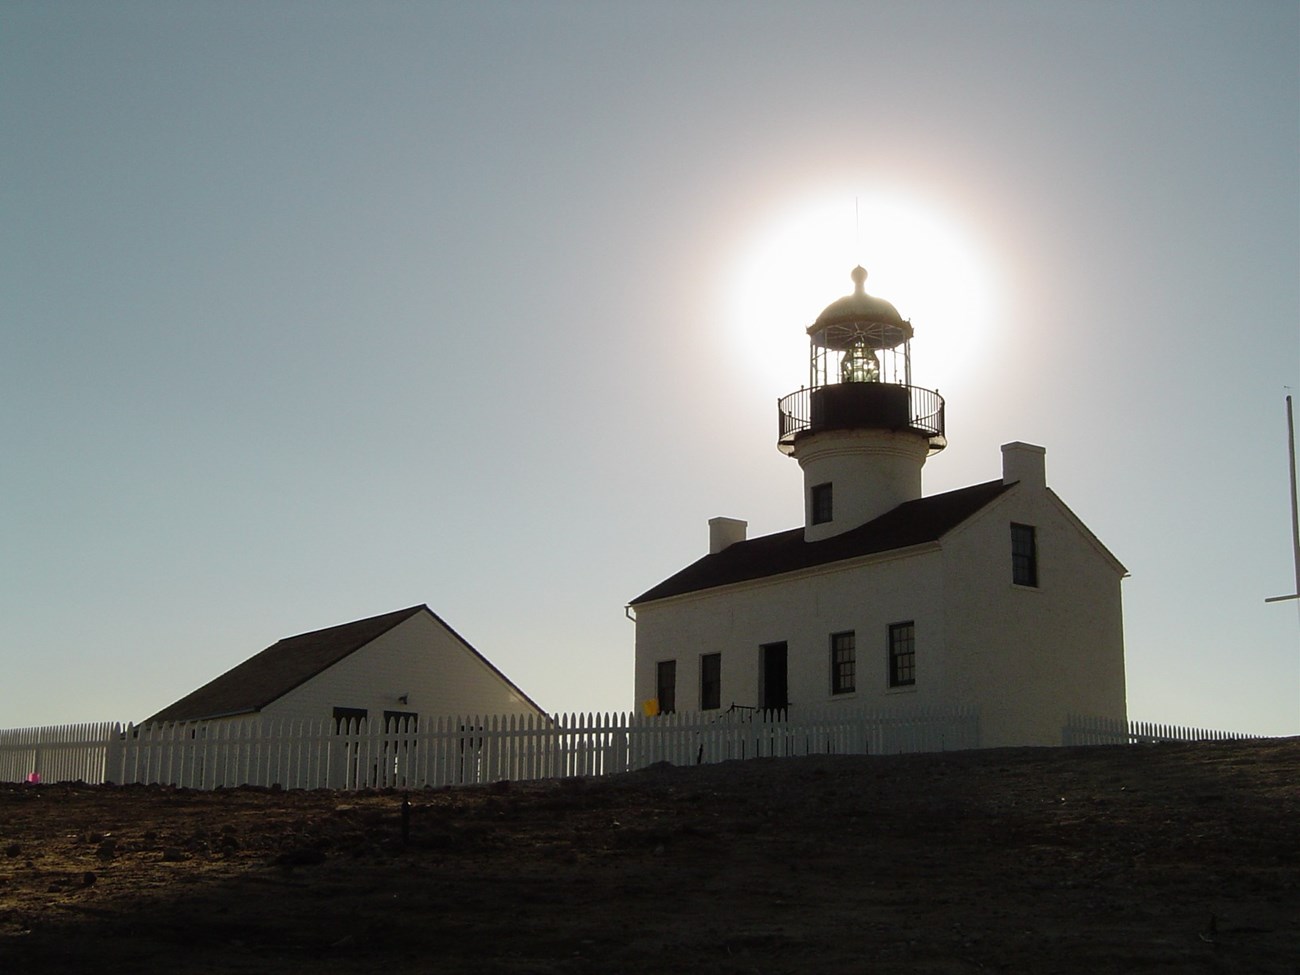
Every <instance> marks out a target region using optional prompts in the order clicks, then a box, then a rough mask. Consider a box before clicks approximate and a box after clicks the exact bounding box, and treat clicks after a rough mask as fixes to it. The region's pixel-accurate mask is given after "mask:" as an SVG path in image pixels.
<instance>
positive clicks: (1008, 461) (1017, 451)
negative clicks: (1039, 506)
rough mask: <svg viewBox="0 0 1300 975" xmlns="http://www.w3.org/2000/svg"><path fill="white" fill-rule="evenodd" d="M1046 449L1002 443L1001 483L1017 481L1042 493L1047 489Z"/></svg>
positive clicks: (1017, 443) (1028, 444)
mask: <svg viewBox="0 0 1300 975" xmlns="http://www.w3.org/2000/svg"><path fill="white" fill-rule="evenodd" d="M1046 454H1047V448H1046V447H1038V446H1036V445H1034V444H1031V443H1021V442H1020V441H1018V440H1017V441H1015V442H1014V443H1004V444H1003V445H1002V483H1003V484H1011V483H1012V482H1014V481H1019V482H1020V483H1021V484H1023V485H1024V486H1025V487H1027V488H1033V489H1035V490H1038V491H1042V490H1043V489H1044V488H1046V487H1047V464H1046V461H1045V460H1044V458H1045V456H1046Z"/></svg>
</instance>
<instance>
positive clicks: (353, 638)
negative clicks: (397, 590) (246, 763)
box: [142, 605, 545, 725]
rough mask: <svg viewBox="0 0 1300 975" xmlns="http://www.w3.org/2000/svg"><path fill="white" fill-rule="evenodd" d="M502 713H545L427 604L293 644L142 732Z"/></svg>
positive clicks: (213, 684) (162, 714)
mask: <svg viewBox="0 0 1300 975" xmlns="http://www.w3.org/2000/svg"><path fill="white" fill-rule="evenodd" d="M499 714H531V715H538V716H544V715H545V712H544V711H542V709H541V708H540V707H538V706H537V704H535V703H534V702H533V701H532V699H531V698H529V697H528V695H527V694H525V693H524V692H523V691H522V690H520V689H519V688H518V687H517V686H516V685H515V684H514V683H512V682H511V681H510V680H509V678H507V677H506V676H505V675H504V674H503V673H501V671H499V670H497V668H496V667H494V666H493V665H492V664H491V663H490V662H489V661H488V660H487V658H485V657H484V656H483V655H482V654H480V653H479V652H478V651H477V650H475V649H474V648H473V647H472V646H470V645H469V643H467V642H466V641H465V640H464V639H462V638H461V636H460V635H459V634H458V633H456V631H455V630H453V629H452V628H451V627H450V626H448V625H447V624H446V623H444V622H443V621H442V620H441V619H440V618H439V617H438V616H437V615H436V614H435V613H434V612H433V611H432V610H430V609H429V607H428V606H423V605H421V606H411V607H409V608H407V609H401V610H397V611H396V612H393V613H386V614H384V615H382V616H373V617H370V618H368V619H363V620H356V621H354V622H351V623H344V624H342V625H340V626H331V627H328V628H326V629H323V630H315V631H313V632H311V633H301V634H299V635H297V636H291V637H286V638H285V639H283V640H280V641H279V642H277V643H275V644H273V645H271V646H269V647H267V648H266V649H265V650H263V651H262V652H261V653H259V654H257V655H256V656H253V657H250V658H249V659H248V660H245V661H244V662H243V663H241V664H239V665H238V666H236V667H234V668H232V669H230V670H228V671H226V672H225V673H224V674H222V675H221V676H220V677H217V678H215V679H214V680H211V681H209V682H208V683H207V684H204V685H203V686H202V687H200V688H198V689H197V690H196V691H193V692H192V693H190V694H187V695H186V696H185V697H183V698H181V699H180V700H179V701H177V702H175V703H174V704H171V705H169V706H168V707H165V708H163V709H162V710H161V711H159V712H158V713H157V714H154V715H152V716H151V717H149V718H147V719H146V720H145V721H144V722H142V723H143V724H145V725H149V724H155V723H164V722H184V721H213V720H222V719H225V720H236V719H244V718H250V717H262V718H267V719H271V720H277V721H278V720H292V721H311V722H317V721H324V720H329V719H333V720H334V721H335V722H336V724H337V723H340V722H344V721H356V720H359V719H368V720H369V721H372V722H373V721H380V720H382V721H384V722H385V723H386V724H388V723H392V722H394V721H402V720H407V719H414V718H419V717H432V718H437V717H444V716H477V715H499Z"/></svg>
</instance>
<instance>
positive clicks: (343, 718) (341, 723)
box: [334, 708, 370, 734]
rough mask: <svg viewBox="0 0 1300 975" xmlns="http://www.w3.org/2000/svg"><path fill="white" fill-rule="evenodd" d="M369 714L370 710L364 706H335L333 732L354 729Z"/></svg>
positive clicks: (345, 731)
mask: <svg viewBox="0 0 1300 975" xmlns="http://www.w3.org/2000/svg"><path fill="white" fill-rule="evenodd" d="M369 716H370V712H369V711H367V710H366V709H365V708H335V709H334V733H335V734H338V733H339V732H344V733H347V732H349V731H356V730H357V728H358V726H359V725H360V724H361V723H362V722H363V721H365V720H366V718H368V717H369Z"/></svg>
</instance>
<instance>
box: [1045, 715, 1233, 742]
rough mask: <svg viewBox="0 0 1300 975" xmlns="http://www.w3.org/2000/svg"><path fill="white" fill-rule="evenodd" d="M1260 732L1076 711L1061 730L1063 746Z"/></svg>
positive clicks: (1228, 736) (1206, 738)
mask: <svg viewBox="0 0 1300 975" xmlns="http://www.w3.org/2000/svg"><path fill="white" fill-rule="evenodd" d="M1255 737H1257V736H1256V735H1244V734H1238V733H1236V732H1232V731H1211V730H1209V729H1207V728H1188V727H1184V726H1181V725H1172V724H1156V723H1155V722H1152V721H1121V720H1119V719H1118V718H1094V717H1086V716H1084V715H1077V714H1072V715H1070V716H1069V718H1067V719H1066V722H1065V727H1063V728H1062V729H1061V744H1063V745H1136V744H1143V743H1150V742H1157V741H1231V740H1237V739H1245V738H1255Z"/></svg>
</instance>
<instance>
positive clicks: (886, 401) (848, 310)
mask: <svg viewBox="0 0 1300 975" xmlns="http://www.w3.org/2000/svg"><path fill="white" fill-rule="evenodd" d="M850 277H851V278H852V280H853V289H854V290H853V293H852V294H850V295H846V296H845V297H843V298H840V299H839V300H838V301H834V302H832V303H831V304H829V305H828V306H827V307H826V309H825V310H824V311H823V312H822V313H821V314H820V315H819V316H817V320H816V321H815V322H813V323H812V325H810V326H809V327H808V339H809V359H808V386H806V387H804V388H802V389H800V390H799V391H798V392H796V393H791V394H790V395H788V396H785V397H783V398H782V399H781V400H780V402H779V403H778V413H779V421H780V428H779V434H778V440H777V447H778V449H779V450H780V451H781V452H782V453H785V454H791V453H794V451H795V441H796V440H798V439H800V438H802V437H806V436H809V435H813V434H816V433H819V432H823V431H829V430H872V429H875V430H880V429H883V430H894V431H911V432H914V433H916V434H919V435H921V436H924V437H925V438H926V440H927V441H928V453H931V454H933V453H937V452H938V451H940V450H942V449H943V448H944V447H945V446H946V445H947V440H946V439H945V438H944V425H943V399H942V397H940V396H939V394H938V392H936V391H934V390H929V389H921V388H919V387H914V386H913V385H912V352H911V342H912V323H911V322H909V321H907V320H906V319H904V318H903V317H902V316H901V315H900V314H899V313H898V309H896V308H895V307H894V306H893V305H892V304H890V303H889V302H888V301H885V300H884V299H883V298H877V297H875V296H873V295H870V294H867V292H866V280H867V272H866V269H865V268H863V267H861V266H858V267H855V268H854V269H853V271H852V272H851V274H850Z"/></svg>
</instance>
